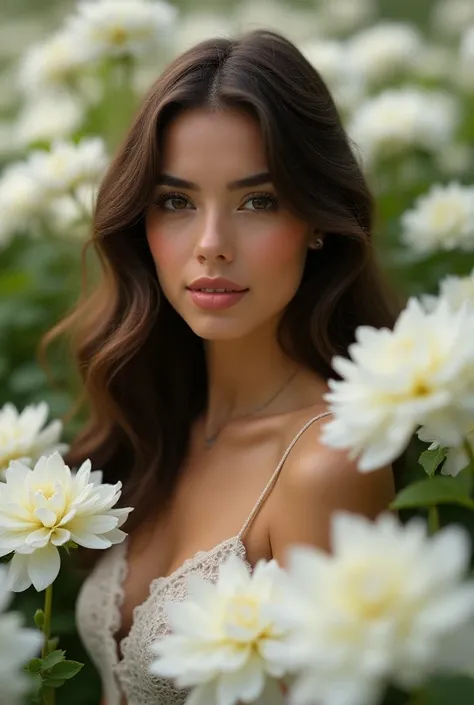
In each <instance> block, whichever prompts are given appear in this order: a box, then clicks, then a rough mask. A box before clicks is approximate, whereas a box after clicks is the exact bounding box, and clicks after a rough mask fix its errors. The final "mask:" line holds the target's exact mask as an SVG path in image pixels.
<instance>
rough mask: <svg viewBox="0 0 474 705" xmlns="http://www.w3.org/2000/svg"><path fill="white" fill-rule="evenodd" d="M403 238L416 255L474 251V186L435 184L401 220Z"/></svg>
mask: <svg viewBox="0 0 474 705" xmlns="http://www.w3.org/2000/svg"><path fill="white" fill-rule="evenodd" d="M401 225H402V229H403V230H402V239H403V241H404V243H405V244H406V245H407V246H409V247H410V248H412V249H413V250H414V251H415V252H419V253H423V254H426V253H431V252H433V251H436V250H453V249H460V250H465V251H467V252H474V186H462V185H461V184H459V183H455V182H453V183H450V184H448V185H446V186H442V185H439V184H434V185H433V186H432V187H431V188H430V190H429V191H428V193H427V194H424V195H422V196H420V197H419V198H418V200H417V201H416V203H415V205H414V207H413V208H412V209H411V210H408V211H406V212H405V213H404V214H403V215H402V218H401Z"/></svg>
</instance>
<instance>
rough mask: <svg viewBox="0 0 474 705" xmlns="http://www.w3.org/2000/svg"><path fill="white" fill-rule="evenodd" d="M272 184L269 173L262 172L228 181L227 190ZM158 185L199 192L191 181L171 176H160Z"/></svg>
mask: <svg viewBox="0 0 474 705" xmlns="http://www.w3.org/2000/svg"><path fill="white" fill-rule="evenodd" d="M270 183H272V177H271V175H270V172H268V171H263V172H261V173H260V174H253V175H252V176H246V177H245V178H244V179H237V181H230V182H229V183H228V184H227V188H228V189H229V190H230V191H236V190H237V189H241V188H248V187H249V186H261V185H262V184H270ZM157 184H158V185H163V186H174V187H175V188H186V189H189V190H190V191H200V190H201V189H200V188H199V186H198V184H195V183H193V182H192V181H186V180H185V179H180V178H178V177H177V176H172V175H171V174H160V176H159V178H158V181H157Z"/></svg>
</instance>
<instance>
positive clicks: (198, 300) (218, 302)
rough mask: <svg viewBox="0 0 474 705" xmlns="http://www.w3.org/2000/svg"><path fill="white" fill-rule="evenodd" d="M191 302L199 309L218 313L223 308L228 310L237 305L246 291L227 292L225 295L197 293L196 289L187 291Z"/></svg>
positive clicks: (207, 292) (206, 292)
mask: <svg viewBox="0 0 474 705" xmlns="http://www.w3.org/2000/svg"><path fill="white" fill-rule="evenodd" d="M188 291H189V294H190V296H191V299H192V301H193V302H194V303H195V304H196V306H199V308H207V309H213V310H214V311H219V310H221V309H224V308H230V307H231V306H235V304H237V303H239V301H240V300H241V299H243V298H244V296H245V294H246V293H247V292H248V289H243V290H242V291H229V292H225V293H218V292H209V291H199V290H197V289H188Z"/></svg>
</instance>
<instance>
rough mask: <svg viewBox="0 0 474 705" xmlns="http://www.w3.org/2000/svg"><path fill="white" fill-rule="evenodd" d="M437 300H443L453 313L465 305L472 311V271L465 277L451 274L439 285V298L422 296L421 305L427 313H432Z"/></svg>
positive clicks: (473, 273)
mask: <svg viewBox="0 0 474 705" xmlns="http://www.w3.org/2000/svg"><path fill="white" fill-rule="evenodd" d="M439 298H443V299H445V300H446V301H447V302H448V303H449V305H450V306H451V308H452V309H454V311H458V310H459V309H460V308H461V307H462V306H463V305H466V304H467V305H468V306H471V307H472V308H473V309H474V269H473V270H472V272H471V273H470V274H468V275H467V276H465V277H457V276H455V275H453V274H450V275H448V276H447V277H444V279H442V280H441V282H440V285H439V296H431V295H429V294H425V295H424V296H422V301H423V305H424V306H425V308H426V309H427V310H428V311H433V309H434V308H435V307H436V306H437V305H438V301H439Z"/></svg>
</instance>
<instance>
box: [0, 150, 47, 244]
mask: <svg viewBox="0 0 474 705" xmlns="http://www.w3.org/2000/svg"><path fill="white" fill-rule="evenodd" d="M43 207H44V192H43V190H42V189H41V186H40V185H39V184H38V183H37V180H36V179H35V178H34V174H32V173H31V171H30V170H29V169H28V167H27V165H26V164H25V163H23V162H15V163H14V164H10V165H9V166H8V167H7V168H6V169H5V170H4V172H3V174H2V175H1V177H0V213H1V217H0V249H1V248H2V247H4V246H6V245H8V244H9V242H10V240H11V238H12V237H13V236H14V235H16V234H19V233H26V232H27V231H28V230H29V229H30V228H31V227H32V226H33V224H34V221H35V218H36V217H37V216H38V214H39V213H41V212H42V210H43Z"/></svg>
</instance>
